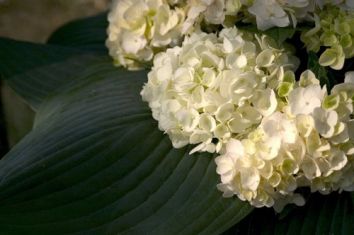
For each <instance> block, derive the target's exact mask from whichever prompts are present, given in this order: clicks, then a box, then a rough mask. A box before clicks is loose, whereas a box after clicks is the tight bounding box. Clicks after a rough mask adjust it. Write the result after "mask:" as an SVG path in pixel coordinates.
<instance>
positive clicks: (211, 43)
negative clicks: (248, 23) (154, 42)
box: [141, 28, 297, 153]
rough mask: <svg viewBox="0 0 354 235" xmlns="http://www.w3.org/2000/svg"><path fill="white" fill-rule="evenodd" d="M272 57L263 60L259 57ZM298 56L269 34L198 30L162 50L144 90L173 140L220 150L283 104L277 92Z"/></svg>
mask: <svg viewBox="0 0 354 235" xmlns="http://www.w3.org/2000/svg"><path fill="white" fill-rule="evenodd" d="M260 56H262V57H265V58H262V61H267V63H259V57H260ZM296 64H297V59H296V58H295V57H293V56H292V55H291V54H289V53H288V52H286V51H285V50H282V49H276V48H274V46H273V42H272V41H271V39H269V38H268V37H266V36H259V35H253V34H250V33H245V32H241V31H238V30H237V29H236V28H225V29H223V30H222V31H221V32H220V34H219V36H217V35H215V34H206V33H193V34H192V35H191V36H190V37H187V38H186V39H185V41H184V42H183V46H182V47H175V48H173V49H168V50H167V51H166V52H162V53H160V54H158V55H157V56H156V57H155V59H154V66H153V68H152V71H151V72H150V73H149V75H148V77H149V79H148V82H147V84H146V85H145V86H144V88H143V90H142V92H141V95H142V97H143V99H144V100H145V101H147V102H149V106H150V108H151V109H152V113H153V117H154V118H155V119H156V120H158V121H159V128H160V129H161V130H163V131H164V132H166V133H167V134H168V135H169V137H170V139H171V141H172V143H173V146H174V147H176V148H178V147H182V146H184V145H186V144H188V143H190V144H196V145H197V146H196V147H195V148H194V149H193V150H192V151H191V153H193V152H195V151H208V152H220V151H221V150H222V149H223V147H224V146H225V144H226V143H227V142H228V140H229V139H231V138H234V137H236V136H244V135H247V133H249V132H250V131H252V130H253V129H255V128H256V127H257V125H259V124H260V123H261V121H262V118H264V117H267V116H270V115H271V114H272V113H274V112H275V111H276V109H277V106H278V100H277V97H276V94H275V92H274V91H273V90H272V89H270V88H269V86H275V87H276V86H277V85H278V84H279V83H280V82H281V81H282V79H283V75H284V71H290V70H293V69H295V66H296Z"/></svg>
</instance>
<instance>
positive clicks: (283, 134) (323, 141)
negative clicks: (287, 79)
mask: <svg viewBox="0 0 354 235" xmlns="http://www.w3.org/2000/svg"><path fill="white" fill-rule="evenodd" d="M353 75H354V73H353V72H348V73H347V74H346V78H345V83H344V84H339V85H337V86H335V87H334V88H333V89H332V91H331V94H330V95H327V93H326V92H324V91H325V90H323V89H321V87H320V86H319V85H318V82H316V81H315V80H313V73H312V72H311V71H305V72H304V73H303V74H302V75H301V79H300V81H299V82H296V84H294V85H295V86H297V88H295V89H294V91H292V92H290V94H289V95H288V96H285V97H284V99H285V100H288V101H289V103H288V102H285V103H284V104H283V107H282V109H281V110H280V111H279V110H278V111H276V112H273V113H272V114H271V115H269V116H266V117H264V118H263V119H262V121H261V124H260V125H258V127H257V128H256V129H253V130H252V131H251V132H249V133H248V135H245V136H242V137H241V138H238V139H231V140H230V141H229V142H228V144H227V147H226V150H225V152H224V153H223V154H222V155H220V156H218V157H217V158H216V159H215V162H216V165H217V173H218V174H219V175H220V177H221V183H220V184H219V185H218V186H217V187H218V189H219V190H220V191H222V192H223V193H224V196H225V197H231V196H233V195H236V196H237V197H238V198H240V199H241V200H244V201H248V202H249V203H250V204H251V205H253V206H255V207H263V206H266V207H274V209H275V210H276V211H281V210H282V209H283V208H284V206H285V205H286V204H289V203H294V204H296V205H304V203H305V200H304V198H303V197H302V195H301V194H299V193H298V191H297V189H298V188H299V187H310V188H311V191H312V192H315V191H318V192H320V193H323V194H327V193H330V192H332V191H336V190H340V191H343V190H345V191H354V173H353V172H354V136H353V134H352V133H351V132H353V131H354V120H353V119H352V117H353V97H354V83H353V82H354V79H353V77H354V76H353ZM352 85H353V86H352ZM306 93H308V95H306ZM310 94H311V95H310ZM290 96H291V97H292V98H291V99H290ZM336 97H337V98H336ZM300 98H301V99H303V100H301V99H300ZM311 99H315V100H316V101H315V102H314V101H311ZM298 100H300V101H299V102H300V103H304V104H306V103H307V102H310V104H309V105H308V106H309V107H303V110H302V111H301V109H300V108H299V107H300V106H301V105H299V104H298V103H296V105H294V104H293V102H298ZM311 102H312V103H311ZM292 105H293V106H294V107H295V108H294V107H291V106H292Z"/></svg>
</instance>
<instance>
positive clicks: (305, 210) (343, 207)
mask: <svg viewBox="0 0 354 235" xmlns="http://www.w3.org/2000/svg"><path fill="white" fill-rule="evenodd" d="M352 196H353V195H351V194H350V193H342V194H337V193H333V194H331V195H329V196H323V195H319V194H315V195H312V196H311V199H310V200H309V201H308V202H307V204H306V205H305V206H304V207H298V208H295V209H294V210H292V211H291V212H289V214H288V215H287V216H283V217H281V216H279V215H275V213H274V211H273V210H272V209H261V210H255V211H253V212H252V213H251V214H250V215H249V216H248V217H247V218H246V219H245V220H243V221H242V222H241V223H240V224H238V225H236V226H234V227H233V228H232V229H230V230H229V231H228V232H226V233H224V235H243V234H252V235H258V234H262V235H297V234H316V235H324V234H326V235H327V234H333V235H337V234H342V235H346V234H353V231H354V223H353V221H354V204H353V201H352V200H351V197H352Z"/></svg>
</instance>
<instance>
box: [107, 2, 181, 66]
mask: <svg viewBox="0 0 354 235" xmlns="http://www.w3.org/2000/svg"><path fill="white" fill-rule="evenodd" d="M178 2H179V1H171V0H170V1H167V0H115V1H114V2H113V6H112V10H111V12H110V13H109V15H108V21H109V27H108V32H107V33H108V38H107V41H106V44H107V47H108V49H109V54H110V55H111V56H112V57H113V58H114V61H115V64H117V65H122V66H124V67H127V68H128V69H131V70H135V69H139V68H141V67H142V66H143V65H144V64H146V63H149V62H151V60H152V59H153V56H154V54H155V53H157V52H159V51H161V50H163V49H165V48H166V47H168V46H175V45H177V44H179V43H180V41H181V39H182V26H183V23H184V20H185V11H184V9H183V8H180V7H178V5H177V6H174V4H176V3H178Z"/></svg>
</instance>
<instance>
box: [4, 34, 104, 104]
mask: <svg viewBox="0 0 354 235" xmlns="http://www.w3.org/2000/svg"><path fill="white" fill-rule="evenodd" d="M0 60H1V61H2V62H1V63H0V75H2V77H3V78H5V79H6V81H7V83H9V85H10V86H11V87H12V88H13V89H14V90H15V91H16V92H17V93H18V94H19V95H21V96H22V97H23V98H24V99H25V100H26V101H27V102H28V103H29V104H30V105H31V106H32V107H33V108H34V109H37V107H38V106H39V105H40V104H41V102H42V100H43V99H44V98H46V97H47V96H49V95H50V94H51V93H53V92H54V91H56V90H58V89H60V88H61V86H62V85H63V84H66V83H67V82H68V81H70V80H72V79H75V77H76V76H77V75H78V74H79V73H81V72H82V71H83V70H85V69H86V68H88V67H91V66H92V65H93V64H95V63H97V61H101V60H105V61H107V63H108V61H109V58H107V57H106V56H97V55H96V54H95V53H93V52H87V51H82V50H79V49H76V48H69V47H64V46H57V45H42V44H35V43H29V42H20V41H14V40H10V39H4V38H0Z"/></svg>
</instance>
